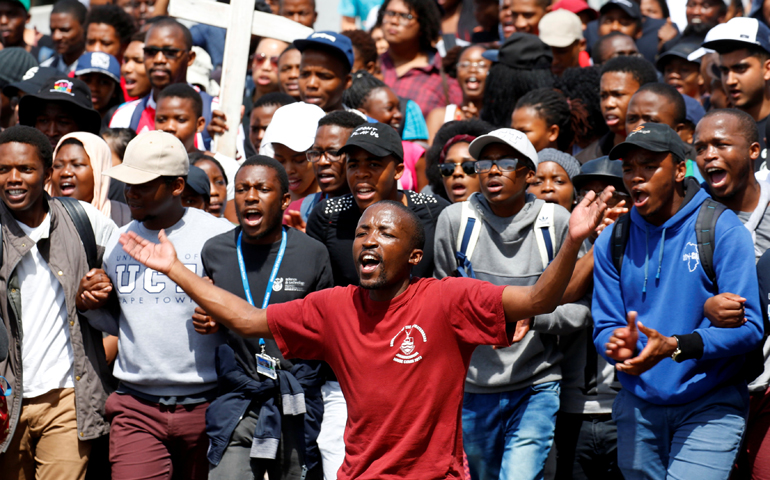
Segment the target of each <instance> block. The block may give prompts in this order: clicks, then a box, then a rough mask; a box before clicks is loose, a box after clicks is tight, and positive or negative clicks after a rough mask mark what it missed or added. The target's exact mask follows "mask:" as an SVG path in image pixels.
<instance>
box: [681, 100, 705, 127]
mask: <svg viewBox="0 0 770 480" xmlns="http://www.w3.org/2000/svg"><path fill="white" fill-rule="evenodd" d="M682 98H684V106H685V107H687V121H689V122H692V123H693V125H697V124H698V122H700V119H701V118H703V116H704V115H706V109H705V108H703V105H701V104H700V102H699V101H697V100H695V99H694V98H692V97H691V96H689V95H685V94H682Z"/></svg>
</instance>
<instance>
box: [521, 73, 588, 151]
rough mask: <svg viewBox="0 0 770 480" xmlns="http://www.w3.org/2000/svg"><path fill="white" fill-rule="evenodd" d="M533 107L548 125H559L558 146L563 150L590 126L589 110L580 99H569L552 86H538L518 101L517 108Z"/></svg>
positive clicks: (566, 149)
mask: <svg viewBox="0 0 770 480" xmlns="http://www.w3.org/2000/svg"><path fill="white" fill-rule="evenodd" d="M524 107H531V108H532V109H534V110H535V112H537V115H538V117H540V118H541V119H543V120H545V122H546V124H547V125H548V126H551V125H556V126H558V127H559V137H558V138H557V139H556V147H557V148H558V149H559V150H561V151H562V152H569V148H570V147H571V146H572V143H573V142H574V140H575V137H576V136H578V135H579V136H584V135H585V134H586V132H588V130H589V128H590V126H589V124H588V112H587V111H586V109H585V107H584V106H583V103H582V102H581V101H580V100H571V101H570V100H569V99H567V97H566V96H565V95H564V94H563V93H562V92H560V91H558V90H554V89H552V88H538V89H537V90H532V91H531V92H529V93H528V94H526V95H524V96H523V97H521V98H520V99H519V101H518V102H516V108H517V109H519V108H524Z"/></svg>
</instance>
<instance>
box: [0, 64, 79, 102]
mask: <svg viewBox="0 0 770 480" xmlns="http://www.w3.org/2000/svg"><path fill="white" fill-rule="evenodd" d="M53 77H61V78H65V74H64V73H62V72H60V71H59V70H57V69H55V68H53V67H32V68H30V69H29V70H27V71H26V72H25V73H24V76H23V77H21V80H19V81H18V82H13V83H9V84H8V85H6V86H5V87H3V95H5V96H6V97H8V98H11V97H15V96H16V95H18V94H19V90H21V91H22V92H24V93H27V94H29V93H37V92H38V91H39V90H40V88H41V87H42V86H43V83H45V81H46V80H48V79H49V78H53Z"/></svg>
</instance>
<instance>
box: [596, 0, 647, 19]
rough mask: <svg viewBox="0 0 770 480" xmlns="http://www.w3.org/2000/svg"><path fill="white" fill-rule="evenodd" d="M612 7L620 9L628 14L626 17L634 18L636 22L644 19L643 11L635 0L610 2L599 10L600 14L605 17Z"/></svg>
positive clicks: (613, 0)
mask: <svg viewBox="0 0 770 480" xmlns="http://www.w3.org/2000/svg"><path fill="white" fill-rule="evenodd" d="M612 7H618V8H620V9H621V10H623V11H624V12H626V15H628V16H629V17H631V18H633V19H634V20H641V19H642V10H641V9H640V8H639V4H638V3H636V2H634V1H633V0H610V1H609V2H607V3H605V4H604V5H603V6H602V8H601V9H600V10H599V14H601V15H604V14H605V13H607V10H609V9H610V8H612Z"/></svg>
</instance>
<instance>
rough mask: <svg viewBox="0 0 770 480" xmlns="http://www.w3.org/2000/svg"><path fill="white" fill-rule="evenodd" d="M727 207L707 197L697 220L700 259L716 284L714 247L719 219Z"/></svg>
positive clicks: (696, 234) (705, 270)
mask: <svg viewBox="0 0 770 480" xmlns="http://www.w3.org/2000/svg"><path fill="white" fill-rule="evenodd" d="M726 209H727V207H725V206H724V205H722V204H721V203H719V202H717V201H714V200H713V199H711V198H707V199H706V200H705V201H704V202H703V204H702V205H701V207H700V211H699V212H698V218H697V219H696V220H695V238H696V239H697V241H698V260H699V261H700V265H701V267H703V271H704V272H706V276H708V278H709V280H711V281H712V282H713V283H714V284H716V278H717V276H716V272H715V271H714V249H715V248H716V235H717V234H716V228H717V220H719V216H720V215H722V212H724V211H725V210H726Z"/></svg>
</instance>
